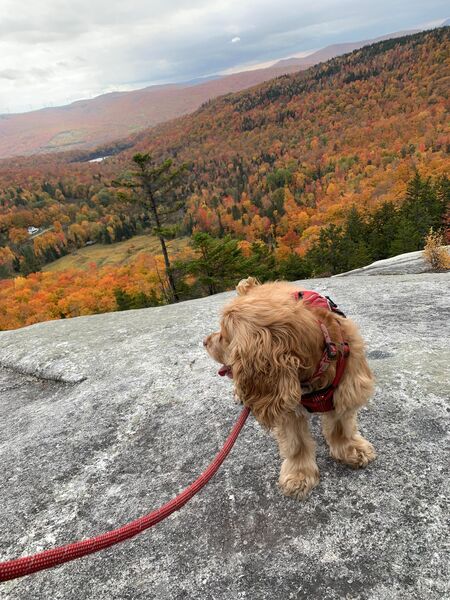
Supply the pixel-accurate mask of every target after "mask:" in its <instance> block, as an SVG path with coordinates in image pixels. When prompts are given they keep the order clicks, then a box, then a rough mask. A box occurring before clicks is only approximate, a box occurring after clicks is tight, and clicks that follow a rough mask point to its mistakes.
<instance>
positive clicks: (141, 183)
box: [113, 152, 186, 302]
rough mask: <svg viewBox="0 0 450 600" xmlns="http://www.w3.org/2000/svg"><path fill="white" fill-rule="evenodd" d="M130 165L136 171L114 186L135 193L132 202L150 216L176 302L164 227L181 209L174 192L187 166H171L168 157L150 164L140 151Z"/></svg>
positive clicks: (124, 196)
mask: <svg viewBox="0 0 450 600" xmlns="http://www.w3.org/2000/svg"><path fill="white" fill-rule="evenodd" d="M133 162H134V164H135V165H136V166H137V170H136V171H132V172H131V173H129V174H128V175H127V176H124V177H122V178H121V179H120V180H118V181H115V182H113V183H114V185H115V186H116V187H127V188H131V189H133V190H134V191H136V192H137V196H136V197H135V200H137V202H139V203H140V204H141V205H142V207H143V208H144V210H145V211H146V213H147V214H149V215H150V216H151V220H152V224H153V233H154V234H155V235H156V236H157V237H158V239H159V242H160V244H161V250H162V253H163V257H164V264H165V268H166V276H167V279H168V282H169V286H170V290H171V294H172V298H173V300H174V301H176V302H178V300H179V299H180V298H179V294H178V292H177V288H176V284H175V278H174V276H173V272H172V266H171V264H170V259H169V253H168V251H167V244H166V239H167V238H168V237H170V235H171V234H170V231H169V230H168V229H167V227H165V225H167V223H168V222H169V220H170V218H171V217H172V216H173V215H174V214H176V213H179V212H180V211H181V209H182V208H183V206H184V199H179V198H178V196H177V191H178V190H179V187H180V179H181V176H182V174H183V172H184V171H185V169H186V165H185V164H183V165H181V166H180V167H173V162H172V160H171V159H170V158H168V159H166V160H165V161H164V162H162V163H160V164H157V163H155V162H154V161H153V159H152V157H151V156H150V154H148V153H141V152H140V153H138V154H135V155H134V156H133ZM122 197H123V198H125V199H126V198H127V196H126V195H122Z"/></svg>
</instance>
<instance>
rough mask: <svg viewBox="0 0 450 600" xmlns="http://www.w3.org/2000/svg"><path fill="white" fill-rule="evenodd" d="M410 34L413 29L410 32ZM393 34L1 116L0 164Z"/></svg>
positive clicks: (165, 114)
mask: <svg viewBox="0 0 450 600" xmlns="http://www.w3.org/2000/svg"><path fill="white" fill-rule="evenodd" d="M411 31H412V32H415V31H416V30H411ZM404 34H405V32H402V31H400V32H394V33H390V34H387V35H385V36H381V37H379V38H375V39H374V40H363V41H358V42H350V43H342V44H333V45H330V46H326V47H324V48H322V49H320V50H318V51H316V52H313V53H312V54H311V55H308V56H306V57H304V58H287V59H281V60H280V61H277V62H275V63H274V64H273V65H271V66H270V67H266V68H261V69H253V70H246V71H245V70H244V71H241V72H238V73H234V74H231V75H226V76H218V77H214V78H205V80H200V81H197V82H196V81H195V80H194V81H188V82H182V83H171V84H164V85H156V86H149V87H146V88H142V89H139V90H134V91H127V92H109V93H107V94H102V95H100V96H97V97H95V98H92V99H80V100H76V101H75V102H72V103H70V104H68V105H62V106H57V107H45V108H42V109H39V110H36V111H30V112H25V113H13V114H3V115H0V159H1V158H8V157H11V156H18V155H30V154H35V153H38V154H40V153H46V152H55V151H58V150H71V149H76V148H80V149H85V148H92V147H95V146H98V145H101V144H104V143H108V142H111V141H114V140H116V139H118V138H121V137H126V136H127V135H130V134H132V133H133V132H137V131H141V130H144V129H146V128H148V127H151V126H154V125H157V124H159V123H161V122H165V121H168V120H171V119H173V118H176V117H179V116H182V115H184V114H189V113H191V112H193V111H195V110H196V109H197V108H199V107H200V106H201V104H203V103H204V102H206V101H208V100H210V99H212V98H215V97H217V96H220V95H223V94H228V93H233V92H237V91H240V90H242V89H246V88H250V87H252V86H254V85H257V84H259V83H262V82H264V81H267V80H270V79H272V78H274V77H278V76H280V75H283V74H289V73H292V72H296V71H299V70H304V69H308V68H309V67H311V66H313V65H314V64H317V63H320V62H323V61H326V60H328V59H329V58H331V57H335V56H340V55H342V54H345V53H347V52H349V51H351V50H354V49H358V48H361V47H363V46H366V45H369V44H372V43H374V42H375V41H378V40H382V39H390V38H395V37H400V36H402V35H404Z"/></svg>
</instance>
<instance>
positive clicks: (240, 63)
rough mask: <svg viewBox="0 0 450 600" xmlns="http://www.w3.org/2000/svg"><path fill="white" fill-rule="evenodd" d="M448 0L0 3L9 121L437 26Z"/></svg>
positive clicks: (2, 89)
mask: <svg viewBox="0 0 450 600" xmlns="http://www.w3.org/2000/svg"><path fill="white" fill-rule="evenodd" d="M447 11H448V2H447V0H427V1H425V0H377V1H376V2H374V1H373V0H369V1H367V0H315V1H314V2H311V0H276V2H274V1H273V0H228V1H225V0H187V1H181V0H129V1H128V2H127V1H126V0H120V2H119V1H117V0H70V1H69V0H33V1H31V0H30V1H29V2H24V3H18V2H17V0H0V114H2V113H14V112H23V111H29V110H34V109H37V108H42V107H45V106H58V105H63V104H68V103H70V102H73V101H75V100H78V99H82V98H92V97H94V96H98V95H100V94H103V93H107V92H111V91H127V90H132V89H138V88H142V87H145V86H147V85H153V84H161V83H171V82H180V81H190V80H193V79H197V78H200V77H205V76H211V75H217V74H223V73H228V72H234V71H239V70H244V69H246V68H251V67H252V66H255V65H257V64H260V63H262V64H265V63H266V62H267V61H271V60H275V59H280V58H284V57H288V56H292V55H294V54H295V55H299V54H302V53H305V52H306V51H310V50H313V49H318V48H322V47H324V46H327V45H329V44H333V43H338V42H348V41H358V40H363V39H371V38H374V37H377V36H379V35H383V34H386V33H391V32H394V31H399V30H405V29H413V28H420V27H426V26H436V25H438V24H440V22H442V21H443V20H444V19H445V18H446V17H447V16H448V14H447Z"/></svg>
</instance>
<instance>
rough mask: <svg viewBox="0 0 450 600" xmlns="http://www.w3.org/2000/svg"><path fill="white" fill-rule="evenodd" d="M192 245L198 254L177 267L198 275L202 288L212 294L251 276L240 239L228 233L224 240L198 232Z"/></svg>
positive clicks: (179, 263) (189, 273)
mask: <svg viewBox="0 0 450 600" xmlns="http://www.w3.org/2000/svg"><path fill="white" fill-rule="evenodd" d="M192 248H193V249H194V250H196V251H197V252H198V256H197V257H196V258H194V259H192V260H189V261H186V262H184V263H181V262H178V263H177V264H176V266H177V267H178V268H181V269H183V270H184V272H185V273H186V274H188V275H194V276H195V277H196V279H197V282H198V284H199V286H200V287H201V289H202V290H203V291H205V292H206V293H207V294H208V295H212V294H217V293H218V292H222V291H224V290H227V289H229V288H231V287H234V286H235V285H236V283H237V282H238V281H239V279H241V278H242V277H244V276H247V273H248V271H247V268H248V264H247V260H246V259H245V257H244V256H243V254H242V252H241V250H240V248H239V244H238V241H237V240H233V239H231V238H230V237H229V236H226V237H224V238H222V239H217V238H213V237H211V236H210V235H209V234H208V233H196V234H195V235H194V236H193V238H192Z"/></svg>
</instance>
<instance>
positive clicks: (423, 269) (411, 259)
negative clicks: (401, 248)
mask: <svg viewBox="0 0 450 600" xmlns="http://www.w3.org/2000/svg"><path fill="white" fill-rule="evenodd" d="M446 249H447V252H449V253H450V246H446ZM431 271H432V269H431V266H430V264H429V263H428V262H427V261H426V260H425V259H424V257H423V250H418V251H417V252H407V253H406V254H398V255H397V256H393V257H392V258H385V259H384V260H377V261H376V262H374V263H372V264H370V265H367V266H366V267H361V268H360V269H353V271H347V272H346V273H339V275H334V276H333V277H348V276H349V275H351V276H355V275H407V274H412V273H431Z"/></svg>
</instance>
